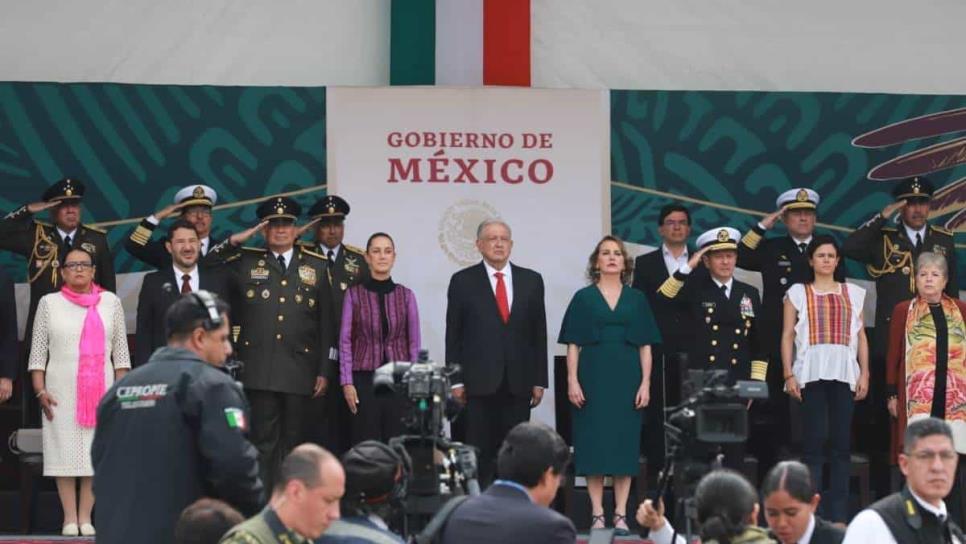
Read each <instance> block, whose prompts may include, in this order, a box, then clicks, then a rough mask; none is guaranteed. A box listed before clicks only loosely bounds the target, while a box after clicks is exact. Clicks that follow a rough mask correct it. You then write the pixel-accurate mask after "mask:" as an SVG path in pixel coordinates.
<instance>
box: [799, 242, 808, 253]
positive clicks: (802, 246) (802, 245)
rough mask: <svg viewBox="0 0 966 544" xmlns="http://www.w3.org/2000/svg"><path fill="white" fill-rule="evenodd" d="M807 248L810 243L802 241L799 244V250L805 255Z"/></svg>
mask: <svg viewBox="0 0 966 544" xmlns="http://www.w3.org/2000/svg"><path fill="white" fill-rule="evenodd" d="M806 248H808V244H806V243H805V242H801V243H799V244H798V252H799V253H801V254H803V255H804V254H805V249H806Z"/></svg>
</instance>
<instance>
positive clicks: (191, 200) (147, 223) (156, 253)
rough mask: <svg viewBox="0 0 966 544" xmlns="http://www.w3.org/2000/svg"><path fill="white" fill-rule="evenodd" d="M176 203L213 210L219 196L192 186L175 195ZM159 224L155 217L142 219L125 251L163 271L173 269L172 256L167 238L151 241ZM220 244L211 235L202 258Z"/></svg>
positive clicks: (202, 250) (126, 242)
mask: <svg viewBox="0 0 966 544" xmlns="http://www.w3.org/2000/svg"><path fill="white" fill-rule="evenodd" d="M174 201H175V203H177V204H183V205H184V206H185V207H190V206H206V207H207V208H209V209H211V208H212V207H213V206H214V205H215V203H216V202H217V201H218V194H217V193H216V192H215V190H214V189H212V188H211V187H208V186H207V185H190V186H188V187H185V188H183V189H181V190H180V191H178V192H177V193H175V195H174ZM158 224H159V221H158V219H157V218H156V217H154V216H153V215H150V216H148V217H145V218H144V219H142V220H141V222H140V223H139V224H138V226H137V227H134V230H133V231H131V235H130V236H128V237H127V238H126V239H125V240H124V249H126V250H127V252H128V253H130V254H131V255H134V257H135V258H136V259H137V260H139V261H141V262H143V263H145V264H147V265H150V266H153V267H154V268H157V269H159V270H161V269H166V268H170V267H171V254H170V253H168V250H167V249H166V248H165V247H164V244H165V242H167V239H166V238H162V239H160V240H152V239H151V237H152V236H154V231H155V229H157V228H158ZM219 243H220V241H219V240H215V238H214V237H212V236H211V234H210V233H209V235H208V247H207V248H200V250H201V253H200V254H199V255H200V257H204V256H205V255H206V251H205V250H207V251H209V252H210V251H211V248H213V247H215V246H216V245H218V244H219Z"/></svg>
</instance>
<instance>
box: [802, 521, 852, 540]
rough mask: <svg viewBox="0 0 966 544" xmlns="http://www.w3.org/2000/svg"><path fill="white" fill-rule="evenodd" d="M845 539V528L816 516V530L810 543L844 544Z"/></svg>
mask: <svg viewBox="0 0 966 544" xmlns="http://www.w3.org/2000/svg"><path fill="white" fill-rule="evenodd" d="M844 539H845V529H839V528H838V527H836V526H834V525H832V524H831V523H829V522H827V521H825V520H824V519H822V518H820V517H818V516H815V530H814V531H813V532H812V539H811V540H809V541H808V544H842V540H844Z"/></svg>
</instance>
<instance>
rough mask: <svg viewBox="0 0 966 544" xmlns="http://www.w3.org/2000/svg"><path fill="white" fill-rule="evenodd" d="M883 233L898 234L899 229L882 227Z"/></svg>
mask: <svg viewBox="0 0 966 544" xmlns="http://www.w3.org/2000/svg"><path fill="white" fill-rule="evenodd" d="M882 231H883V232H899V229H897V228H895V227H882Z"/></svg>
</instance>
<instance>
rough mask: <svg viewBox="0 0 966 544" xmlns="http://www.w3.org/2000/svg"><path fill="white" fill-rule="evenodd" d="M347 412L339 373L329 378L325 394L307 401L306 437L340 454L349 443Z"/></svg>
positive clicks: (336, 454) (340, 455)
mask: <svg viewBox="0 0 966 544" xmlns="http://www.w3.org/2000/svg"><path fill="white" fill-rule="evenodd" d="M349 415H350V414H349V409H348V407H347V406H346V403H345V397H344V396H343V394H342V386H341V385H339V378H338V376H336V377H335V378H329V388H328V390H327V392H326V394H325V395H323V396H321V397H316V398H309V399H308V401H307V402H306V408H305V417H304V419H305V439H306V440H308V441H309V442H312V443H315V444H318V445H320V446H322V447H323V448H325V449H327V450H329V451H330V452H332V453H333V454H334V455H335V456H336V457H340V458H341V457H342V454H343V453H345V452H346V450H348V449H349V446H351V445H352V444H351V442H350V440H351V437H350V434H349Z"/></svg>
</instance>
